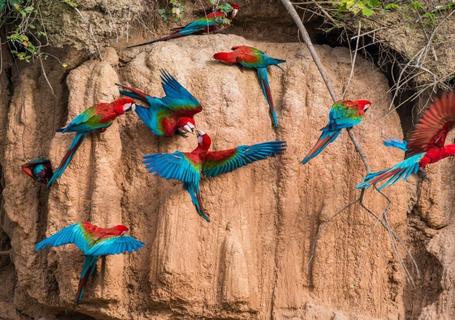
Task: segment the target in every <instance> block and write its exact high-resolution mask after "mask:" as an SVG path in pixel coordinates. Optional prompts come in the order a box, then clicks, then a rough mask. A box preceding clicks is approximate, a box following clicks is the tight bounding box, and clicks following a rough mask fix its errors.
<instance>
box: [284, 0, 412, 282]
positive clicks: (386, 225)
mask: <svg viewBox="0 0 455 320" xmlns="http://www.w3.org/2000/svg"><path fill="white" fill-rule="evenodd" d="M281 2H282V4H283V6H284V7H285V8H286V9H287V11H288V12H289V14H290V15H291V17H292V19H293V20H294V22H295V24H296V25H297V27H298V29H299V32H300V34H301V35H302V38H303V41H304V43H305V44H306V46H307V48H308V50H309V51H310V54H311V56H312V58H313V61H314V63H315V64H316V67H317V68H318V70H319V73H320V74H321V77H322V79H323V80H324V83H325V84H326V87H327V89H328V91H329V94H330V96H331V97H332V100H333V101H334V102H335V101H337V96H336V93H335V90H334V87H333V86H332V83H331V81H330V79H329V77H328V74H327V71H326V70H325V68H324V66H323V65H322V63H321V60H320V58H319V55H318V54H317V52H316V49H315V48H314V46H313V44H312V42H311V39H310V36H309V34H308V32H307V30H306V28H305V26H304V25H303V22H302V20H301V19H300V17H299V15H298V13H297V11H296V10H295V8H294V6H293V5H292V3H291V2H290V1H289V0H281ZM359 29H360V26H359ZM359 34H360V30H359ZM358 38H359V36H358ZM356 47H358V41H357V45H356ZM356 53H357V50H356ZM352 63H353V66H352V69H351V73H353V70H354V63H355V60H353V61H352ZM348 134H349V137H350V139H351V141H352V143H353V144H354V147H355V150H356V152H357V153H358V154H359V157H360V160H361V161H362V163H363V164H364V166H365V169H366V171H367V172H370V167H369V165H368V161H367V158H366V156H365V154H364V152H363V150H362V147H361V145H360V144H359V143H358V141H357V139H356V137H355V135H354V133H353V132H352V131H351V130H350V129H348ZM375 190H376V191H377V192H379V193H380V194H381V195H382V196H383V197H384V198H385V199H386V201H387V205H386V208H385V209H384V211H383V214H382V216H381V218H379V217H378V216H377V215H376V214H375V213H374V212H373V211H372V210H371V209H369V208H368V207H367V206H366V205H365V204H364V202H363V200H364V194H365V190H362V191H361V192H360V196H359V198H358V199H356V200H355V201H353V202H351V203H349V204H348V205H346V206H345V207H343V208H342V209H341V210H339V211H338V212H337V213H335V215H334V216H333V217H335V216H337V215H338V214H340V213H341V212H343V211H344V210H346V209H347V208H349V207H351V206H352V205H354V204H355V203H359V204H360V206H361V207H362V208H363V209H364V210H365V211H367V212H368V213H369V214H370V215H371V216H372V217H374V218H375V219H376V220H377V221H379V222H380V223H381V225H382V226H383V227H384V228H385V230H386V231H387V233H388V235H389V238H390V239H391V245H392V250H393V251H394V253H395V256H396V257H397V259H398V260H399V263H400V265H401V267H402V268H403V270H404V272H405V274H406V277H407V279H408V280H409V281H410V283H411V284H413V285H414V281H413V279H412V276H411V274H410V272H409V270H408V269H407V267H406V266H405V264H404V262H403V258H402V257H401V255H400V254H399V251H398V247H397V243H401V240H400V239H399V238H398V237H397V236H396V234H395V232H394V231H393V230H392V228H391V226H390V225H389V223H388V220H387V214H388V211H389V209H390V207H391V204H392V202H391V200H390V199H389V198H388V197H387V196H386V195H385V194H383V193H382V192H380V191H379V190H377V189H375ZM333 217H332V218H331V219H329V220H332V219H333ZM324 222H327V221H321V223H324ZM317 230H318V231H317V235H316V240H315V242H314V244H313V248H312V250H311V251H312V252H311V255H310V258H309V262H308V266H310V264H311V263H312V261H313V256H314V253H315V250H316V242H317V239H318V238H319V233H320V231H321V227H320V226H318V229H317ZM408 254H409V255H411V254H410V252H409V251H408ZM411 258H412V255H411ZM412 260H413V261H414V259H413V258H412Z"/></svg>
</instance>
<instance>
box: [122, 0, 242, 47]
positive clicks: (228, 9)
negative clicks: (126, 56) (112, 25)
mask: <svg viewBox="0 0 455 320" xmlns="http://www.w3.org/2000/svg"><path fill="white" fill-rule="evenodd" d="M239 10H240V6H239V5H238V4H237V3H227V4H226V6H224V7H223V8H222V9H218V10H216V11H214V12H211V13H209V14H208V15H207V16H205V17H202V18H199V19H197V20H194V21H193V22H190V23H189V24H187V25H185V26H183V27H178V28H174V29H172V31H173V32H172V33H171V34H169V35H167V36H164V37H162V38H159V39H156V40H152V41H148V42H144V43H141V44H136V45H133V46H129V47H127V48H135V47H140V46H145V45H147V44H152V43H155V42H159V41H167V40H170V39H176V38H181V37H186V36H189V35H196V34H201V33H216V32H219V31H221V30H223V29H225V28H227V27H229V26H230V25H231V22H232V20H233V19H234V18H235V16H236V15H237V13H238V12H239Z"/></svg>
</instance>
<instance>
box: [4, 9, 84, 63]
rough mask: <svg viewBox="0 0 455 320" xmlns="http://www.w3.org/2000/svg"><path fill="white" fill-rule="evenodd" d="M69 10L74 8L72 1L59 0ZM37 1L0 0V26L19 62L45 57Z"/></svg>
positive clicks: (42, 26)
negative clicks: (42, 50)
mask: <svg viewBox="0 0 455 320" xmlns="http://www.w3.org/2000/svg"><path fill="white" fill-rule="evenodd" d="M59 2H61V3H62V4H64V5H65V6H68V7H69V8H76V7H77V4H76V2H75V1H74V0H59ZM40 4H41V2H40V1H39V0H0V26H1V28H2V29H4V30H5V31H6V34H7V35H6V40H7V45H8V46H9V48H10V51H11V53H12V54H13V56H14V57H15V58H16V59H18V60H19V61H26V62H31V61H32V60H33V59H34V58H36V57H41V56H42V57H44V58H46V55H45V54H43V53H42V52H41V49H42V48H43V47H44V46H46V45H47V42H48V39H47V33H46V28H45V27H44V21H43V20H42V15H41V11H40V10H41V9H40Z"/></svg>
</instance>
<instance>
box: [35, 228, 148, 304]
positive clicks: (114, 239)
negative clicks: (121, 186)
mask: <svg viewBox="0 0 455 320" xmlns="http://www.w3.org/2000/svg"><path fill="white" fill-rule="evenodd" d="M127 231H128V228H127V227H126V226H124V225H117V226H115V227H112V228H99V227H97V226H96V225H93V224H91V223H90V222H82V223H75V224H71V225H69V226H67V227H65V228H63V229H61V230H60V231H58V232H57V233H55V234H53V235H51V236H50V237H48V238H46V239H44V240H42V241H40V242H39V243H37V244H36V246H35V249H36V250H37V251H38V250H41V249H45V248H47V247H58V246H62V245H65V244H70V243H71V244H74V245H76V246H77V247H78V248H79V249H80V250H81V251H82V253H83V254H84V256H85V260H84V264H83V265H82V271H81V275H80V279H79V286H78V289H77V294H76V304H79V303H80V302H81V301H82V298H83V296H84V290H85V287H86V285H87V282H88V280H89V279H90V277H92V276H93V275H94V272H95V270H96V262H97V261H98V258H99V257H100V256H107V255H113V254H120V253H127V252H133V251H136V250H139V249H140V248H142V247H143V246H144V244H143V243H142V242H140V241H139V240H137V239H136V238H134V237H132V236H129V235H126V234H125V233H126V232H127Z"/></svg>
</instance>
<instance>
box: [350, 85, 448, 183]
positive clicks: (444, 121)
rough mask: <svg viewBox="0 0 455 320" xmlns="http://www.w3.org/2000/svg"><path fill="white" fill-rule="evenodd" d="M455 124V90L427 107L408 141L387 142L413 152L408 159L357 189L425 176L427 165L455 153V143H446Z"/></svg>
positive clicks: (367, 180) (376, 175) (366, 178)
mask: <svg viewBox="0 0 455 320" xmlns="http://www.w3.org/2000/svg"><path fill="white" fill-rule="evenodd" d="M454 125H455V93H454V92H451V93H447V94H445V95H443V96H442V97H441V98H439V99H438V100H436V101H435V102H434V103H433V104H432V105H431V106H430V107H429V108H428V109H427V111H426V112H425V114H424V115H423V116H422V118H421V119H420V121H419V123H418V124H417V125H416V127H415V129H414V130H413V131H412V133H411V137H410V138H409V141H408V142H405V141H403V142H401V143H400V141H399V140H394V142H393V143H390V140H389V142H386V145H388V146H395V147H398V148H399V149H401V150H404V151H409V152H408V154H407V156H406V159H404V160H403V161H401V162H399V163H398V164H396V165H394V166H393V167H391V168H388V169H385V170H381V171H377V172H372V173H369V174H368V175H367V176H366V177H365V178H364V179H363V181H362V182H361V183H359V184H358V185H357V186H356V188H357V189H366V188H369V187H370V186H372V185H376V184H378V183H379V182H382V181H385V180H387V181H385V182H384V183H382V185H380V186H379V187H378V189H379V190H381V189H383V188H385V187H387V186H390V185H393V184H395V183H396V182H397V181H399V180H401V179H407V178H408V177H409V176H410V175H411V174H416V173H419V171H420V172H422V173H423V175H424V176H425V172H424V169H425V167H426V166H427V165H429V164H430V163H435V162H438V161H439V160H442V159H444V158H447V157H450V156H453V155H455V144H449V145H444V144H445V140H446V137H447V134H448V133H449V131H450V130H451V129H452V128H453V127H454Z"/></svg>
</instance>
